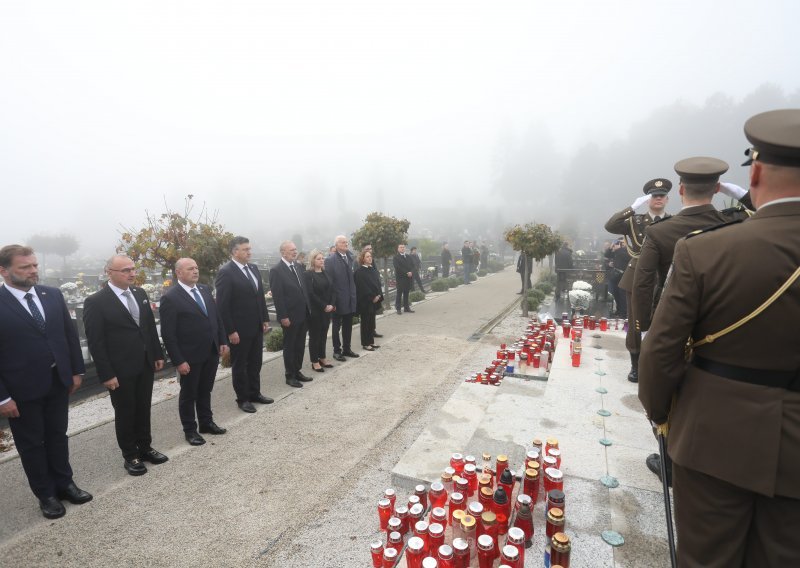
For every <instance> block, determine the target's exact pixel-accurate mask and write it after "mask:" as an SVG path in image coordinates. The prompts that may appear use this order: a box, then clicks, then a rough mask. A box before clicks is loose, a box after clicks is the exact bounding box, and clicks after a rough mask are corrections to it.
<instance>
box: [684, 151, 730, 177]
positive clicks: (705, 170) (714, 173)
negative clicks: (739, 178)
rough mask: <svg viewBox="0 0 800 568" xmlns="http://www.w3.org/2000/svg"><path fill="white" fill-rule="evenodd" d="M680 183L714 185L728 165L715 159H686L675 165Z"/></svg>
mask: <svg viewBox="0 0 800 568" xmlns="http://www.w3.org/2000/svg"><path fill="white" fill-rule="evenodd" d="M675 171H676V172H677V174H678V175H679V176H681V183H716V182H718V181H719V176H721V175H722V174H724V173H725V172H727V171H728V164H727V163H726V162H723V161H722V160H718V159H717V158H707V157H703V156H698V157H695V158H686V159H685V160H681V161H680V162H678V163H677V164H675Z"/></svg>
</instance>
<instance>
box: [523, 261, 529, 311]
mask: <svg viewBox="0 0 800 568" xmlns="http://www.w3.org/2000/svg"><path fill="white" fill-rule="evenodd" d="M522 317H524V318H526V317H528V255H527V254H524V253H523V257H522Z"/></svg>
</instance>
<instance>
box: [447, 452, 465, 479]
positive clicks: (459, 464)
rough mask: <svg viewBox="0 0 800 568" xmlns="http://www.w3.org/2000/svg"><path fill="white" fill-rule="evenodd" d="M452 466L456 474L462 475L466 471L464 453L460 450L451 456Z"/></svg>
mask: <svg viewBox="0 0 800 568" xmlns="http://www.w3.org/2000/svg"><path fill="white" fill-rule="evenodd" d="M450 467H452V468H453V469H454V470H455V473H456V475H461V472H462V471H464V455H463V454H460V453H458V452H456V453H454V454H453V455H451V456H450Z"/></svg>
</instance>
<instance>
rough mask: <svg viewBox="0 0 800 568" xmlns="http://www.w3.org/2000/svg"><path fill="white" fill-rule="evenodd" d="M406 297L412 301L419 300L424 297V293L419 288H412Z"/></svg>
mask: <svg viewBox="0 0 800 568" xmlns="http://www.w3.org/2000/svg"><path fill="white" fill-rule="evenodd" d="M408 299H409V300H410V301H412V302H421V301H422V300H424V299H425V294H423V293H422V292H421V291H419V290H414V291H413V292H411V293H410V294H409V295H408Z"/></svg>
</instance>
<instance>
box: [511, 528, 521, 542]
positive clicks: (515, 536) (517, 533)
mask: <svg viewBox="0 0 800 568" xmlns="http://www.w3.org/2000/svg"><path fill="white" fill-rule="evenodd" d="M508 540H509V541H512V542H516V543H523V542H525V531H523V530H522V529H521V528H519V527H511V528H510V529H508Z"/></svg>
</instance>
